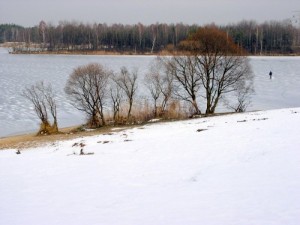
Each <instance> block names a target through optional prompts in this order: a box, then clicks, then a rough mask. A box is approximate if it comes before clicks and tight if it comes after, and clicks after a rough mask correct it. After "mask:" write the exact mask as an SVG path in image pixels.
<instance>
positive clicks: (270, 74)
mask: <svg viewBox="0 0 300 225" xmlns="http://www.w3.org/2000/svg"><path fill="white" fill-rule="evenodd" d="M272 75H273V73H272V71H270V73H269V76H270V79H272Z"/></svg>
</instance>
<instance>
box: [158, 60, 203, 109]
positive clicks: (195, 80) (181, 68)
mask: <svg viewBox="0 0 300 225" xmlns="http://www.w3.org/2000/svg"><path fill="white" fill-rule="evenodd" d="M161 60H163V62H164V64H165V67H166V69H167V70H168V73H170V74H171V75H172V76H173V79H174V82H175V87H174V94H175V95H176V96H177V97H178V98H179V99H181V100H184V101H187V102H190V103H191V104H192V106H193V108H194V113H193V114H201V110H200V108H199V107H198V103H197V95H198V92H199V90H200V88H201V79H200V76H199V73H197V71H196V68H197V65H196V64H197V60H196V59H195V57H193V56H192V55H189V54H186V55H184V56H181V55H176V54H174V55H173V57H172V58H161Z"/></svg>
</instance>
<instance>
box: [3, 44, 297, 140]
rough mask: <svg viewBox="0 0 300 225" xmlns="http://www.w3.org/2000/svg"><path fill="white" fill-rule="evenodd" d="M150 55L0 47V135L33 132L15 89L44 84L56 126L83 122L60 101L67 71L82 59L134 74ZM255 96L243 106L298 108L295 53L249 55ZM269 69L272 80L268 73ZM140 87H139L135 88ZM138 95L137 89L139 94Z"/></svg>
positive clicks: (32, 120)
mask: <svg viewBox="0 0 300 225" xmlns="http://www.w3.org/2000/svg"><path fill="white" fill-rule="evenodd" d="M154 58H155V57H154V56H82V55H80V56H79V55H78V56H77V55H76V56H70V55H11V54H8V52H7V50H6V49H1V48H0V82H1V89H0V137H3V136H8V135H12V134H18V133H26V132H32V131H36V130H37V128H38V123H39V121H38V120H37V119H36V115H35V114H34V112H33V107H32V106H31V104H30V103H29V102H27V101H26V100H25V99H24V98H23V97H21V96H20V95H21V92H22V90H23V89H24V87H25V86H26V85H31V84H33V83H35V82H36V81H41V80H44V81H46V82H50V83H51V84H52V85H53V88H54V89H55V90H56V92H57V96H58V116H59V118H58V119H59V121H58V122H59V126H60V127H65V126H71V125H76V124H80V123H82V122H83V121H84V116H83V115H82V114H81V113H80V112H78V111H77V110H76V109H74V108H73V107H72V106H71V105H70V104H69V103H68V101H67V100H66V96H65V94H64V91H63V89H64V86H65V83H66V80H67V78H68V76H69V74H70V73H71V72H72V70H73V69H74V68H75V67H77V66H79V65H85V64H88V63H92V62H93V63H94V62H96V63H101V64H103V65H105V66H107V67H109V68H111V69H113V70H114V71H118V70H119V69H120V67H122V66H126V67H128V68H133V67H137V68H138V69H139V74H140V76H143V74H144V73H145V72H146V71H147V69H148V65H149V63H150V62H151V61H152V60H153V59H154ZM250 62H251V65H252V68H253V71H254V74H255V79H254V87H255V94H254V96H253V97H252V105H251V106H250V107H249V108H248V110H264V109H278V108H287V107H300V91H299V87H300V57H251V61H250ZM270 70H272V71H273V79H272V80H270V79H269V76H268V73H269V71H270ZM140 87H141V86H140ZM143 94H144V95H147V94H146V93H143V89H142V88H140V95H143Z"/></svg>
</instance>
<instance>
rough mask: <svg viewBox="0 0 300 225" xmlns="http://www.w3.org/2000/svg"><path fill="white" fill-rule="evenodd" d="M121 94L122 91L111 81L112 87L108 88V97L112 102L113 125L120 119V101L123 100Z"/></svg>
mask: <svg viewBox="0 0 300 225" xmlns="http://www.w3.org/2000/svg"><path fill="white" fill-rule="evenodd" d="M122 94H123V93H122V89H121V88H120V87H119V86H118V85H117V84H116V83H115V82H114V80H113V85H112V87H110V97H111V101H112V109H113V120H114V123H117V121H118V119H119V118H120V109H121V101H122V99H123V98H122Z"/></svg>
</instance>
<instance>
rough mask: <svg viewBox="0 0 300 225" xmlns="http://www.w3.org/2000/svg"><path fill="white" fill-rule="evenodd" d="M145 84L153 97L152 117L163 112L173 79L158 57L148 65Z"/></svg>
mask: <svg viewBox="0 0 300 225" xmlns="http://www.w3.org/2000/svg"><path fill="white" fill-rule="evenodd" d="M145 85H146V87H147V88H148V90H149V92H150V95H151V97H152V99H153V103H154V117H157V116H159V115H162V114H164V112H165V110H166V107H167V104H168V101H169V99H170V98H171V95H172V91H173V80H172V76H171V75H170V74H169V73H168V70H165V67H164V66H163V64H162V63H161V61H160V60H159V59H155V60H154V61H153V62H152V64H151V65H150V68H149V72H148V73H147V74H146V76H145ZM159 102H160V103H159Z"/></svg>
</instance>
